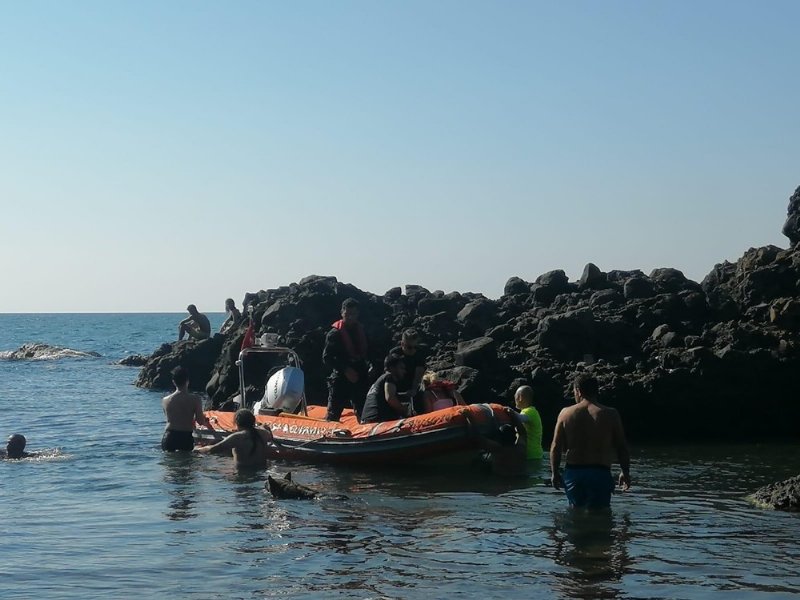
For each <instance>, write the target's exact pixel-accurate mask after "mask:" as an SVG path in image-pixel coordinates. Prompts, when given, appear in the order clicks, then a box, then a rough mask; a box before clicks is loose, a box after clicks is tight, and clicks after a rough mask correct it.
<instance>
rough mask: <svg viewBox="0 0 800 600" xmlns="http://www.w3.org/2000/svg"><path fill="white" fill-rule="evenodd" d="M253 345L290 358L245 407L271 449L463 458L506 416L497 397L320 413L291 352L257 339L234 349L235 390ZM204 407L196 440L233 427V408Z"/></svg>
mask: <svg viewBox="0 0 800 600" xmlns="http://www.w3.org/2000/svg"><path fill="white" fill-rule="evenodd" d="M253 352H270V353H285V354H288V355H289V361H290V363H293V365H292V366H287V367H284V368H283V369H281V370H279V371H278V372H277V373H275V374H274V375H272V377H270V378H269V380H268V381H267V385H266V389H265V393H264V397H263V398H262V400H261V401H259V402H257V403H256V404H255V405H254V406H253V407H252V408H253V412H254V413H255V415H256V422H257V423H258V424H259V425H261V426H263V427H267V428H269V429H270V430H271V431H272V434H273V436H274V437H275V440H276V441H277V442H278V444H279V448H274V447H272V446H270V452H271V455H272V457H281V458H290V459H298V460H302V461H307V462H328V463H345V464H360V465H382V464H409V463H419V462H425V463H444V464H451V463H460V462H468V461H470V460H472V459H474V458H475V457H476V455H477V454H478V453H479V451H480V437H482V436H485V437H494V435H495V434H496V432H497V430H498V429H499V427H500V426H501V425H503V424H505V423H509V422H510V419H509V416H508V415H507V414H506V413H505V411H504V410H503V407H502V406H500V405H498V404H471V405H468V406H455V407H452V408H445V409H442V410H438V411H435V412H432V413H427V414H422V415H416V416H410V417H407V418H403V419H397V420H394V421H386V422H383V423H359V422H358V420H357V419H356V417H355V414H354V413H353V411H352V410H350V409H347V410H345V411H344V412H343V413H342V417H341V419H340V420H339V421H326V420H325V416H326V412H327V410H326V407H324V406H308V405H307V403H306V398H305V389H304V388H305V386H304V377H303V372H302V369H301V368H300V367H301V365H300V359H299V357H298V356H297V355H296V354H295V353H294V351H292V350H291V349H289V348H283V347H280V346H275V345H269V344H263V343H262V345H261V346H255V347H252V348H247V349H245V350H243V351H242V352H241V354H240V355H239V360H238V361H237V364H238V365H239V379H240V381H239V383H240V394H239V397H240V398H244V394H243V393H242V390H245V389H246V388H245V385H244V369H243V364H244V360H245V358H246V356H247V354H249V353H253ZM242 403H245V402H242ZM205 414H206V417H207V418H208V420H209V422H210V423H211V424H212V426H213V432H212V431H210V430H209V429H207V428H205V427H203V428H198V429H196V430H195V438H196V440H197V442H198V444H200V445H203V444H209V443H214V442H216V441H218V440H219V439H221V438H222V437H223V436H225V435H227V434H229V433H232V432H234V431H236V425H235V424H234V413H232V412H221V411H207V412H206V413H205Z"/></svg>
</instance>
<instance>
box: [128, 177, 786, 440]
mask: <svg viewBox="0 0 800 600" xmlns="http://www.w3.org/2000/svg"><path fill="white" fill-rule="evenodd" d="M792 198H793V202H794V201H795V199H796V198H798V193H795V196H793V197H792ZM798 202H800V201H798ZM790 210H791V206H790ZM799 281H800V246H798V247H796V248H795V249H788V250H784V249H781V248H777V247H774V246H767V247H764V248H753V249H750V250H748V251H747V252H746V253H745V254H744V256H742V258H740V259H739V260H738V261H736V262H735V263H729V262H723V263H720V264H718V265H716V266H715V267H714V268H713V269H712V271H711V272H710V273H709V274H708V276H707V277H706V278H705V279H704V280H703V282H702V283H697V282H695V281H691V280H689V279H687V278H686V277H685V276H684V275H683V273H681V272H680V271H678V270H677V269H669V268H663V269H656V270H654V271H652V272H651V273H650V275H649V276H648V275H645V274H644V273H642V272H641V271H609V272H603V271H601V270H600V268H599V267H597V266H596V265H593V264H590V265H587V266H586V268H585V269H584V270H583V274H582V276H581V280H580V281H578V282H575V283H572V282H569V281H568V279H567V277H566V275H565V274H564V272H563V271H560V270H556V271H550V272H548V273H545V274H543V275H541V276H539V277H538V278H536V280H535V281H534V282H532V283H531V282H528V281H525V280H524V279H522V278H520V277H512V278H511V279H509V281H508V283H507V284H506V286H505V293H504V295H503V296H501V297H500V298H498V299H497V300H492V299H488V298H485V297H484V296H482V295H480V294H472V293H458V292H453V293H449V294H445V293H444V292H440V291H434V292H430V291H429V290H427V289H425V288H423V287H421V286H406V287H405V289H403V288H400V287H397V288H393V289H391V290H389V292H387V293H386V294H384V295H376V294H371V293H368V292H365V291H362V290H360V289H358V288H356V287H354V286H352V285H350V284H346V283H342V282H340V281H338V280H337V279H336V278H335V277H320V276H310V277H306V278H305V279H303V280H301V281H300V282H299V283H293V284H291V285H289V286H285V287H281V288H278V289H271V290H266V291H263V290H262V291H259V292H257V293H250V294H247V296H246V298H245V304H246V305H249V306H251V307H252V310H253V315H254V322H255V324H256V327H257V329H258V331H259V333H263V332H271V333H277V334H280V335H281V336H282V337H283V338H284V339H285V341H286V344H287V345H288V346H290V347H292V348H294V349H295V350H296V351H297V352H298V354H299V355H300V358H301V359H302V360H303V363H304V364H303V368H304V371H305V374H306V385H307V392H308V396H309V400H310V401H311V402H312V403H319V404H324V402H325V399H326V395H327V392H326V385H325V378H326V376H327V374H328V373H327V371H326V369H325V368H324V367H323V365H322V348H323V343H324V339H325V334H326V333H327V331H328V330H329V328H330V326H331V323H333V322H334V321H335V320H337V319H338V318H339V309H340V306H341V303H342V301H343V300H345V299H346V298H349V297H352V298H355V299H357V300H358V301H359V302H360V304H361V320H362V322H363V323H364V326H365V329H366V333H367V337H368V339H369V358H370V361H371V362H372V363H373V365H376V366H379V365H382V363H383V358H384V357H385V356H386V353H387V352H388V350H389V349H390V348H391V347H393V346H394V345H396V344H397V343H399V338H400V334H401V333H402V331H403V329H405V328H408V327H414V328H416V329H418V330H419V331H420V333H421V334H422V337H423V340H424V344H425V345H426V346H427V347H428V350H429V366H430V367H431V368H432V369H433V370H436V371H439V372H440V374H442V375H444V376H446V377H448V378H450V379H453V380H455V381H456V382H457V383H458V384H459V391H461V393H462V395H463V396H464V398H465V399H466V401H467V402H498V401H499V402H501V403H506V404H509V403H511V400H512V394H513V391H514V389H515V388H516V386H518V385H521V384H529V385H531V386H533V388H534V392H535V394H536V406H537V408H538V409H539V411H540V413H541V415H542V419H543V423H544V427H545V435H546V436H547V435H548V434H549V433H551V432H552V426H553V424H554V422H555V418H556V416H557V414H558V411H559V410H560V409H561V408H562V407H563V406H565V405H567V404H568V403H570V402H571V401H572V398H571V389H570V383H571V381H572V379H573V378H574V376H575V373H576V372H577V371H580V370H584V369H591V370H592V371H593V372H594V373H595V374H596V375H597V376H598V378H599V379H600V382H601V386H602V397H603V400H604V401H605V402H606V403H608V404H610V405H612V406H616V407H617V408H619V409H620V410H621V411H622V414H623V419H624V422H625V425H626V428H627V430H628V433H629V435H630V437H631V438H632V439H633V440H656V439H658V440H676V441H677V440H681V441H682V440H685V439H691V438H694V439H708V438H715V439H727V440H736V441H740V440H745V439H755V438H760V439H764V438H770V437H784V436H795V435H796V426H795V424H796V423H797V422H798V421H800V403H798V402H796V401H795V400H793V399H794V398H795V397H796V393H794V390H795V389H796V388H797V373H798V372H800V371H798V368H800V288H798V282H799ZM245 328H246V324H245V323H242V324H241V325H240V327H239V329H238V330H237V331H234V332H232V333H230V334H229V335H228V336H225V337H223V336H215V337H214V338H212V339H211V340H205V341H203V342H194V341H192V342H181V343H180V344H174V343H173V344H165V345H164V346H162V347H161V348H160V349H159V350H157V351H156V353H155V354H154V355H153V356H152V357H151V358H150V359H149V361H148V364H147V365H146V366H145V368H144V370H143V371H142V375H141V376H140V378H139V381H138V382H137V383H138V384H139V385H142V386H145V387H160V388H163V389H168V388H169V387H170V386H171V383H170V381H169V370H170V369H172V368H173V367H174V366H176V365H177V364H184V366H187V367H189V369H190V371H191V372H192V377H193V379H192V386H193V387H194V388H195V389H203V387H206V390H207V392H208V393H209V395H210V396H211V397H212V399H213V400H214V402H215V404H219V403H221V402H223V401H224V400H226V399H227V398H228V397H230V396H231V395H233V394H235V393H236V392H237V391H238V374H237V369H236V366H235V360H236V358H237V356H238V352H239V348H240V345H241V340H242V337H243V335H244V330H245ZM265 360H266V359H261V358H259V359H256V360H254V361H253V362H252V363H251V364H246V365H245V368H246V371H247V381H248V382H249V383H251V384H252V385H253V386H254V387H253V389H254V392H253V393H254V395H258V390H259V389H260V388H263V385H264V381H265V378H266V375H267V372H268V371H269V368H270V367H271V366H272V365H270V364H268V363H267V362H265ZM376 375H377V374H376ZM709 422H713V423H715V426H714V427H713V428H712V429H710V428H709V427H708V423H709Z"/></svg>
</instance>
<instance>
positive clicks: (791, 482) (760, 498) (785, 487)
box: [748, 475, 800, 512]
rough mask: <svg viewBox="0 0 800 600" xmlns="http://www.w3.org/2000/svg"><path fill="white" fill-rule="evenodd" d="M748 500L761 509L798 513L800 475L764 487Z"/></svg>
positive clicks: (799, 505)
mask: <svg viewBox="0 0 800 600" xmlns="http://www.w3.org/2000/svg"><path fill="white" fill-rule="evenodd" d="M748 500H750V501H751V502H752V503H753V504H755V505H756V506H759V507H761V508H769V509H772V510H785V511H789V512H800V475H797V476H796V477H792V478H791V479H787V480H785V481H780V482H778V483H773V484H770V485H767V486H764V487H763V488H761V489H759V490H756V492H755V493H753V494H751V495H750V496H748Z"/></svg>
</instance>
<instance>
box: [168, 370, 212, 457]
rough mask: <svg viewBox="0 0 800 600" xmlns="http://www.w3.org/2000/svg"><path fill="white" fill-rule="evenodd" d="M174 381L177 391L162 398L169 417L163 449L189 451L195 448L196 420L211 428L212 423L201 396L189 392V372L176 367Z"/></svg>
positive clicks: (173, 374) (173, 373)
mask: <svg viewBox="0 0 800 600" xmlns="http://www.w3.org/2000/svg"><path fill="white" fill-rule="evenodd" d="M172 383H173V384H175V391H174V392H173V393H171V394H170V395H169V396H165V397H164V399H163V400H161V406H162V408H163V409H164V415H165V416H166V418H167V426H166V428H165V429H164V436H163V437H162V438H161V449H162V450H164V451H165V452H175V451H176V450H185V451H187V452H188V451H191V450H192V448H194V439H193V438H192V432H193V431H194V424H195V422H197V424H198V425H205V426H206V427H209V428H210V427H211V424H210V423H209V422H208V419H206V416H205V414H204V413H203V402H202V400H200V396H197V395H195V394H191V393H189V372H188V371H187V370H186V369H184V368H183V367H175V368H174V369H173V370H172Z"/></svg>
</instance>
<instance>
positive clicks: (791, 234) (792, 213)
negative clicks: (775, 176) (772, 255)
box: [782, 187, 800, 246]
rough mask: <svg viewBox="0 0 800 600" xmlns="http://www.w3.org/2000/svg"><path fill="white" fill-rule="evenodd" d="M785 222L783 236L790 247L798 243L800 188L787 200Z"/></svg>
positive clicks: (799, 231) (799, 237)
mask: <svg viewBox="0 0 800 600" xmlns="http://www.w3.org/2000/svg"><path fill="white" fill-rule="evenodd" d="M786 215H787V216H786V222H785V223H784V224H783V230H782V231H783V235H785V236H786V237H788V238H789V242H791V244H792V246H796V245H797V243H798V242H800V187H798V188H797V189H796V190H795V191H794V194H792V197H791V198H789V208H788V209H787V211H786Z"/></svg>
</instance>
